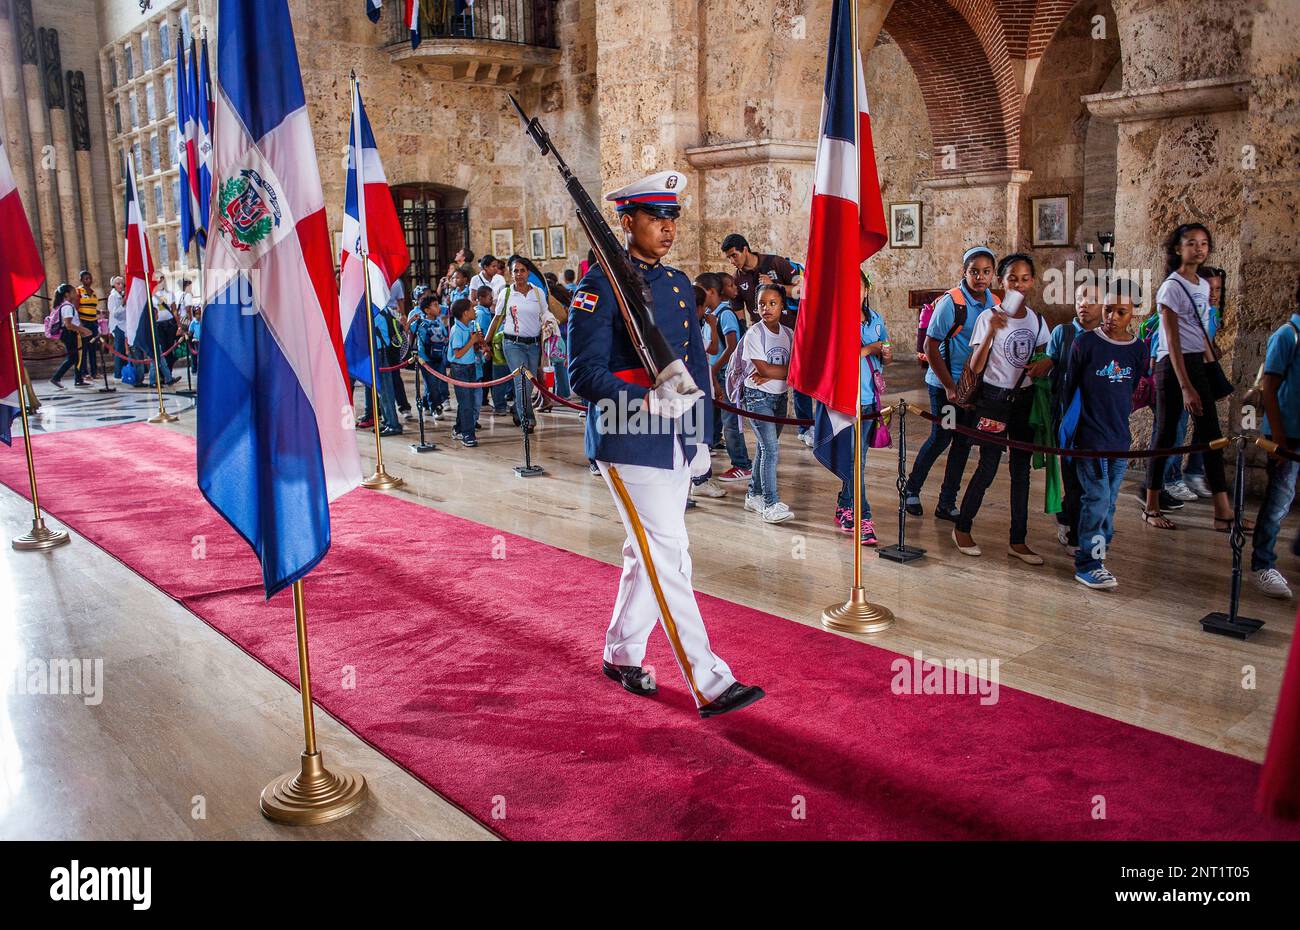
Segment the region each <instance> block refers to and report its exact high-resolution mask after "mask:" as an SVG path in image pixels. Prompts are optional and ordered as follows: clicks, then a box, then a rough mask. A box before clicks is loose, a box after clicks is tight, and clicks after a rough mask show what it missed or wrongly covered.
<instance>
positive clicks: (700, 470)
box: [689, 442, 713, 478]
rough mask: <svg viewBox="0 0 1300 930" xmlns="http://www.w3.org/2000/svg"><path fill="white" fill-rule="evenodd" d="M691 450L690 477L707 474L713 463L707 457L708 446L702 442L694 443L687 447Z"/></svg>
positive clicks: (700, 476) (699, 476) (701, 476)
mask: <svg viewBox="0 0 1300 930" xmlns="http://www.w3.org/2000/svg"><path fill="white" fill-rule="evenodd" d="M689 448H690V449H691V450H692V451H691V461H690V466H691V477H692V478H703V477H704V476H705V475H706V474H708V472H709V469H710V468H712V467H713V463H712V461H711V460H710V458H709V447H708V446H706V445H705V444H704V443H702V442H697V443H694V444H693V445H691V446H690V447H689Z"/></svg>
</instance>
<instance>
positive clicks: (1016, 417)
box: [952, 253, 1049, 565]
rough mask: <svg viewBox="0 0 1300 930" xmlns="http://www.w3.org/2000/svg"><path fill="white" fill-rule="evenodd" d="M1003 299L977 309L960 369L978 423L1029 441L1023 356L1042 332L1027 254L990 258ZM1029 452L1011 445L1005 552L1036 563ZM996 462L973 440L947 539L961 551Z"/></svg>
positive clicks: (998, 454) (1028, 386)
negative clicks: (976, 383) (975, 382)
mask: <svg viewBox="0 0 1300 930" xmlns="http://www.w3.org/2000/svg"><path fill="white" fill-rule="evenodd" d="M998 277H999V278H1001V279H1002V286H1003V287H1004V288H1005V291H1006V297H1005V298H1004V299H1003V302H1002V305H1001V306H1000V307H992V308H990V309H988V310H985V311H984V312H983V313H981V314H980V316H979V319H978V320H976V321H975V330H974V331H973V332H972V333H971V337H970V347H971V356H970V360H969V361H968V362H967V363H966V366H967V370H969V371H971V372H978V373H979V377H980V379H981V382H982V383H981V385H980V392H979V396H978V397H977V399H976V402H975V411H976V413H978V414H979V417H980V420H979V428H980V429H981V430H984V431H985V432H990V433H1002V432H1003V431H1005V433H1006V435H1007V437H1008V438H1009V439H1015V440H1019V441H1021V442H1032V441H1033V439H1034V434H1033V429H1032V428H1031V427H1030V425H1029V413H1030V410H1031V409H1032V408H1033V395H1034V386H1033V383H1032V380H1031V374H1032V372H1031V371H1030V361H1031V359H1032V358H1033V356H1034V353H1035V352H1038V351H1041V350H1042V349H1043V348H1044V347H1045V346H1046V345H1047V337H1048V335H1049V334H1048V330H1047V326H1046V325H1045V324H1044V323H1043V320H1042V317H1040V316H1039V315H1038V314H1037V313H1035V312H1034V311H1033V310H1031V309H1029V306H1028V305H1027V304H1026V303H1025V298H1026V297H1027V295H1028V294H1029V292H1030V291H1031V290H1032V289H1033V287H1034V261H1033V259H1032V258H1030V257H1029V256H1028V255H1025V254H1023V253H1016V254H1014V255H1008V256H1007V257H1006V258H1004V259H1002V261H1001V262H1000V263H999V264H998ZM1030 461H1031V456H1030V453H1028V452H1024V451H1021V450H1019V449H1012V450H1011V540H1010V545H1009V546H1008V548H1007V555H1009V556H1011V557H1013V558H1017V559H1019V560H1020V561H1022V562H1024V563H1025V564H1027V565H1042V564H1043V557H1042V556H1040V555H1039V554H1038V553H1036V552H1034V550H1032V549H1030V548H1029V546H1028V545H1026V544H1025V538H1026V535H1027V533H1028V529H1029V466H1030ZM1001 462H1002V446H1001V445H998V444H996V443H991V442H986V443H981V444H980V460H979V465H978V466H977V467H976V469H975V474H974V475H973V476H972V477H971V480H970V483H969V484H968V485H967V486H966V493H965V494H964V495H963V496H962V499H961V513H960V514H959V515H958V517H957V525H956V526H955V527H954V528H953V531H952V540H953V543H954V544H955V545H956V546H957V549H958V551H959V552H961V553H962V554H963V555H979V554H980V549H979V546H977V545H976V544H975V539H974V537H973V536H971V528H972V527H973V526H974V523H975V517H976V515H977V514H978V513H979V510H980V505H981V504H982V503H983V502H984V492H985V491H987V490H988V489H989V485H991V484H992V483H993V479H994V477H995V476H996V475H997V473H998V465H999V464H1000V463H1001Z"/></svg>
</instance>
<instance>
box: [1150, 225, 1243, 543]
mask: <svg viewBox="0 0 1300 930" xmlns="http://www.w3.org/2000/svg"><path fill="white" fill-rule="evenodd" d="M1213 250H1214V240H1213V239H1212V238H1211V237H1210V231H1209V230H1208V229H1206V228H1205V227H1204V226H1203V225H1201V224H1200V223H1182V224H1180V225H1179V226H1178V227H1176V228H1175V229H1174V231H1173V232H1172V233H1170V234H1169V237H1168V238H1167V239H1166V240H1165V268H1166V270H1167V271H1168V272H1169V276H1168V277H1167V278H1166V279H1165V282H1164V283H1163V284H1161V285H1160V290H1159V291H1157V292H1156V307H1157V309H1158V310H1159V312H1160V347H1159V349H1158V350H1157V352H1156V367H1155V380H1156V398H1155V405H1154V406H1155V411H1154V412H1155V417H1154V419H1153V421H1152V424H1153V425H1152V430H1151V448H1152V449H1168V448H1172V447H1175V446H1177V445H1178V441H1179V437H1178V421H1179V419H1180V418H1181V417H1182V415H1183V411H1184V410H1186V411H1187V412H1188V413H1189V414H1190V415H1191V419H1192V424H1193V431H1192V436H1193V442H1194V443H1196V444H1197V445H1199V444H1201V443H1210V442H1213V441H1214V440H1216V439H1218V438H1219V437H1221V436H1222V435H1223V428H1222V426H1221V425H1220V424H1219V413H1218V410H1217V409H1216V399H1215V396H1214V390H1213V385H1212V384H1211V382H1210V375H1209V368H1208V365H1209V363H1211V362H1213V361H1214V352H1213V346H1212V345H1211V344H1210V340H1209V333H1208V331H1207V329H1206V326H1205V321H1206V319H1208V318H1209V307H1210V282H1209V281H1207V280H1206V279H1205V278H1203V277H1201V275H1200V271H1201V266H1202V265H1204V264H1205V262H1206V260H1207V259H1208V258H1209V257H1210V252H1212V251H1213ZM1168 461H1169V460H1168V459H1167V458H1153V459H1151V460H1150V463H1149V464H1148V465H1147V472H1146V507H1144V508H1143V510H1142V519H1143V520H1145V521H1146V522H1147V523H1149V524H1150V525H1151V526H1154V527H1156V528H1157V529H1162V530H1172V529H1175V526H1174V523H1173V521H1172V520H1170V519H1169V518H1168V517H1166V516H1165V515H1164V514H1163V513H1161V512H1160V492H1161V491H1162V490H1163V488H1164V475H1165V466H1166V465H1167V464H1168ZM1203 462H1204V464H1205V481H1206V483H1207V484H1208V485H1209V486H1210V491H1211V494H1212V496H1213V499H1214V528H1215V529H1216V530H1218V531H1219V532H1222V533H1226V532H1228V531H1229V530H1230V529H1231V528H1232V502H1231V501H1230V500H1229V499H1228V482H1227V478H1226V477H1225V475H1224V471H1223V451H1222V450H1221V449H1214V450H1211V451H1209V452H1206V453H1205V454H1204V456H1203ZM1243 523H1244V524H1245V528H1246V529H1253V526H1254V525H1253V524H1251V523H1249V522H1247V521H1243Z"/></svg>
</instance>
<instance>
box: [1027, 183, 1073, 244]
mask: <svg viewBox="0 0 1300 930" xmlns="http://www.w3.org/2000/svg"><path fill="white" fill-rule="evenodd" d="M1029 203H1030V207H1029V209H1030V212H1031V213H1032V214H1033V224H1034V247H1035V248H1038V247H1042V246H1053V245H1069V244H1070V197H1069V195H1068V194H1059V195H1056V196H1052V197H1034V198H1032V199H1031V200H1030V201H1029Z"/></svg>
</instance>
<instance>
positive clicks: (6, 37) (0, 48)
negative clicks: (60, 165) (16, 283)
mask: <svg viewBox="0 0 1300 930" xmlns="http://www.w3.org/2000/svg"><path fill="white" fill-rule="evenodd" d="M11 8H12V4H11V3H10V0H0V109H2V110H3V111H4V123H3V127H2V128H3V131H4V134H5V149H6V151H7V152H8V153H9V164H10V167H12V169H13V173H14V182H15V183H16V184H17V186H18V196H19V198H20V199H21V200H22V202H23V209H24V210H25V211H26V212H27V221H28V222H29V223H30V224H31V227H32V236H33V238H35V240H36V241H37V242H40V241H41V224H40V215H39V213H38V211H37V208H36V177H35V173H34V171H33V167H34V165H35V160H34V159H33V157H32V149H31V134H30V133H29V132H28V130H27V102H26V101H25V100H24V99H23V89H22V87H21V81H22V70H21V64H20V62H19V60H18V46H17V43H16V42H15V39H14V29H13V20H12V17H11V13H10V10H11ZM48 294H49V292H48V291H47V292H46V295H47V296H48ZM37 303H39V302H38V301H33V302H32V305H31V306H30V307H29V306H26V305H24V307H23V308H22V309H20V310H19V318H20V319H30V318H33V315H34V314H36V315H39V316H44V314H42V313H40V312H39V309H40V308H39V307H37V306H36V304H37Z"/></svg>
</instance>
